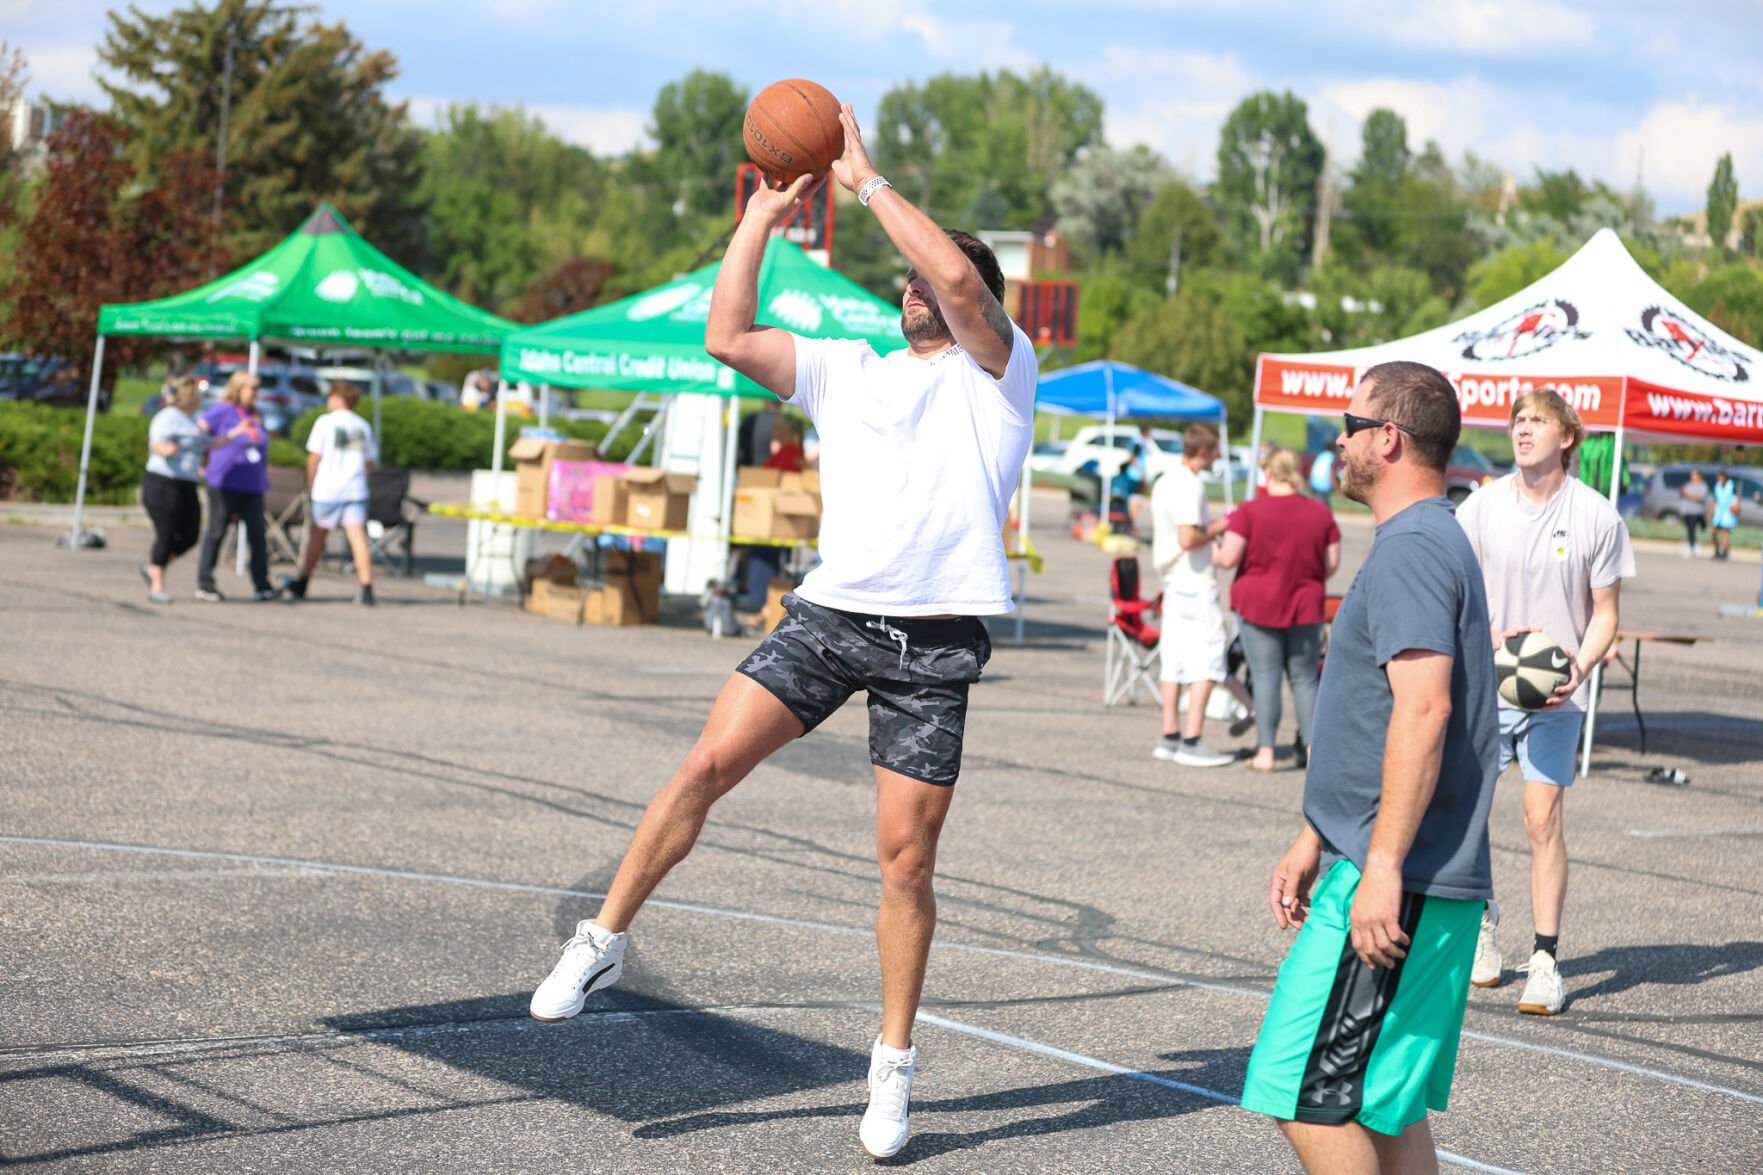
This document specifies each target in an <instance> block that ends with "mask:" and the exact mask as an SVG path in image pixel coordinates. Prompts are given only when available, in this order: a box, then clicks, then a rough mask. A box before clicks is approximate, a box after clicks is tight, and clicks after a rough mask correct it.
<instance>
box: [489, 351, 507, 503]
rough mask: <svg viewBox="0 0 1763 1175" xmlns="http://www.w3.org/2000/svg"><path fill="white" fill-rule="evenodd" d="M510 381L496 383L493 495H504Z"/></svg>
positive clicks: (491, 458)
mask: <svg viewBox="0 0 1763 1175" xmlns="http://www.w3.org/2000/svg"><path fill="white" fill-rule="evenodd" d="M507 439H508V381H507V380H498V381H497V383H496V439H495V440H493V441H491V442H490V446H491V447H490V477H491V480H492V481H494V482H495V483H496V485H495V487H494V488H493V489H492V491H491V492H492V493H494V494H496V495H497V496H498V500H499V499H500V495H501V493H502V486H501V481H502V452H503V450H505V449H506V448H507V447H508V446H507V444H506V443H505V442H506V441H507Z"/></svg>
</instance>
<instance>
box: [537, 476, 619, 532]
mask: <svg viewBox="0 0 1763 1175" xmlns="http://www.w3.org/2000/svg"><path fill="white" fill-rule="evenodd" d="M629 468H630V466H628V465H623V464H620V463H619V462H616V461H553V462H551V484H550V486H549V487H547V488H548V491H549V492H548V493H547V494H546V504H545V517H546V518H549V519H550V520H551V521H552V522H592V521H593V520H594V479H595V478H596V477H623V476H624V473H625V470H627V469H629Z"/></svg>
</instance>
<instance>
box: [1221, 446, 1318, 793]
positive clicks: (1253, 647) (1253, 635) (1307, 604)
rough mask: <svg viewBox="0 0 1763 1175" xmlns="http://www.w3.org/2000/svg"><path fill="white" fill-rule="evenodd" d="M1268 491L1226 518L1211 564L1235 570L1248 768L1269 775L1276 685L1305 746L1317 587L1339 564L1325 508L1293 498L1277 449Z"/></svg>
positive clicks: (1233, 597) (1311, 710)
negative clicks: (1250, 726)
mask: <svg viewBox="0 0 1763 1175" xmlns="http://www.w3.org/2000/svg"><path fill="white" fill-rule="evenodd" d="M1263 469H1264V471H1265V473H1266V478H1267V482H1266V486H1267V488H1266V489H1265V490H1264V491H1263V492H1262V493H1261V494H1260V495H1259V496H1257V497H1255V498H1253V499H1251V500H1250V501H1247V502H1245V503H1243V504H1242V505H1241V506H1240V507H1238V508H1237V509H1236V510H1234V511H1233V512H1232V513H1231V515H1230V521H1229V522H1228V523H1227V524H1226V527H1225V532H1224V541H1223V544H1222V545H1221V546H1220V548H1219V551H1218V554H1216V555H1214V556H1213V559H1212V561H1213V562H1214V563H1215V564H1217V565H1218V566H1220V567H1225V568H1230V567H1235V568H1236V569H1237V575H1236V579H1235V580H1234V581H1233V582H1232V583H1231V586H1230V606H1231V608H1232V610H1233V611H1235V612H1236V614H1237V619H1238V620H1239V621H1240V622H1241V624H1240V628H1241V631H1242V637H1243V654H1244V655H1245V656H1246V657H1247V658H1248V659H1249V672H1250V673H1251V674H1253V676H1254V682H1253V685H1254V689H1255V733H1256V739H1257V742H1258V743H1259V745H1258V746H1257V747H1256V748H1255V757H1254V758H1253V759H1251V760H1249V766H1250V767H1252V768H1254V769H1255V770H1257V771H1272V770H1273V769H1274V767H1273V740H1274V737H1275V736H1276V735H1277V734H1278V732H1279V719H1280V692H1279V679H1280V673H1281V672H1282V671H1283V672H1284V673H1285V675H1286V676H1287V677H1288V678H1290V679H1291V683H1292V702H1293V707H1294V708H1295V709H1296V710H1297V711H1298V735H1299V738H1300V740H1301V741H1300V744H1299V745H1300V746H1304V747H1308V746H1309V745H1310V738H1311V734H1310V723H1311V720H1312V719H1313V717H1314V716H1315V713H1316V683H1317V676H1318V673H1317V666H1318V663H1319V655H1320V651H1321V645H1322V619H1323V607H1324V603H1325V600H1326V598H1327V589H1326V588H1325V587H1324V586H1323V584H1324V581H1326V580H1327V579H1328V577H1329V576H1331V575H1333V574H1334V573H1335V571H1336V570H1337V569H1339V567H1340V565H1341V531H1340V528H1339V527H1338V526H1336V525H1335V520H1334V515H1333V514H1332V513H1330V512H1329V509H1328V507H1327V506H1324V505H1323V504H1322V503H1321V502H1318V501H1316V500H1314V499H1312V498H1307V497H1305V496H1304V495H1303V494H1302V493H1301V492H1300V491H1301V490H1302V489H1303V485H1304V481H1303V478H1302V477H1301V476H1300V475H1299V473H1298V459H1297V457H1296V456H1294V455H1293V454H1292V452H1291V451H1290V450H1288V449H1279V450H1276V451H1275V452H1274V453H1273V455H1272V456H1270V457H1268V458H1267V460H1266V462H1265V463H1264V465H1263Z"/></svg>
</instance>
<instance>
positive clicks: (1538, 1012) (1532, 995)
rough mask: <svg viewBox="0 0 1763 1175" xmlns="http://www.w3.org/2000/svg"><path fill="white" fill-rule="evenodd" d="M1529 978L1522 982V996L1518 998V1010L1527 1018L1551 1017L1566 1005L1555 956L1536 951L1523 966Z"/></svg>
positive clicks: (1565, 993) (1564, 992)
mask: <svg viewBox="0 0 1763 1175" xmlns="http://www.w3.org/2000/svg"><path fill="white" fill-rule="evenodd" d="M1524 969H1525V971H1527V972H1529V974H1530V978H1529V979H1526V980H1525V981H1524V994H1523V995H1521V996H1519V997H1518V1010H1519V1011H1520V1012H1523V1013H1524V1014H1525V1015H1527V1016H1553V1015H1555V1014H1556V1013H1558V1012H1560V1011H1561V1009H1562V1008H1563V1007H1564V1006H1565V1005H1566V1003H1567V992H1566V990H1565V989H1563V988H1562V986H1561V969H1560V968H1559V967H1557V966H1556V965H1555V956H1554V955H1551V954H1550V953H1549V952H1548V951H1537V952H1536V953H1534V954H1532V955H1531V957H1530V962H1529V963H1526V964H1525V966H1524Z"/></svg>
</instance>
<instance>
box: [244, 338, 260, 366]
mask: <svg viewBox="0 0 1763 1175" xmlns="http://www.w3.org/2000/svg"><path fill="white" fill-rule="evenodd" d="M258 346H259V343H258V341H257V340H256V339H252V340H251V354H250V355H249V356H248V357H247V358H246V360H245V370H246V371H249V372H250V373H251V374H252V375H256V374H257V356H258Z"/></svg>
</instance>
